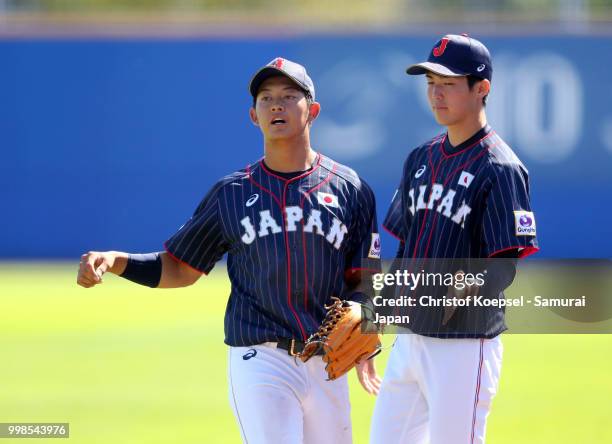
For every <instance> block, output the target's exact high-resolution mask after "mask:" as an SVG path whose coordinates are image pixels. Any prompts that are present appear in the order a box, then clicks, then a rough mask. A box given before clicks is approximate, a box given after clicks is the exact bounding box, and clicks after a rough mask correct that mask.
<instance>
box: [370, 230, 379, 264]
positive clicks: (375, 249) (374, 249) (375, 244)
mask: <svg viewBox="0 0 612 444" xmlns="http://www.w3.org/2000/svg"><path fill="white" fill-rule="evenodd" d="M368 257H369V258H370V259H380V234H378V233H372V241H371V242H370V252H369V253H368Z"/></svg>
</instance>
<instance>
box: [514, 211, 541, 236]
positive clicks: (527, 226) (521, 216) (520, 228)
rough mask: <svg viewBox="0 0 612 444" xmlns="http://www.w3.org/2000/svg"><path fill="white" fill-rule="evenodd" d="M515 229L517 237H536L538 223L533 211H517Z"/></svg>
mask: <svg viewBox="0 0 612 444" xmlns="http://www.w3.org/2000/svg"><path fill="white" fill-rule="evenodd" d="M514 227H515V229H516V235H517V236H535V235H536V222H535V217H534V216H533V213H532V212H531V211H515V212H514Z"/></svg>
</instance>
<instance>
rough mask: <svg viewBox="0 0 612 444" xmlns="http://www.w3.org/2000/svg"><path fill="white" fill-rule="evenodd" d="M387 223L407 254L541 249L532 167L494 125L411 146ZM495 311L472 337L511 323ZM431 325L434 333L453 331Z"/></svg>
mask: <svg viewBox="0 0 612 444" xmlns="http://www.w3.org/2000/svg"><path fill="white" fill-rule="evenodd" d="M383 226H384V228H385V229H387V231H389V232H390V233H391V234H392V235H393V236H395V237H396V238H398V239H399V240H400V241H401V242H403V243H404V250H403V257H404V258H487V257H492V256H495V255H496V254H499V253H502V252H504V251H508V250H513V249H516V250H518V251H519V254H518V255H519V257H525V256H527V255H529V254H532V253H534V252H536V251H537V250H538V249H539V248H538V243H537V239H536V229H535V227H536V224H535V217H534V215H533V212H532V210H531V204H530V199H529V178H528V172H527V169H526V168H525V167H524V165H523V164H522V163H521V161H520V160H519V159H518V157H517V156H516V155H515V154H514V152H513V151H512V150H511V149H510V147H508V145H506V143H505V142H504V141H503V140H502V139H501V138H500V137H499V136H498V135H497V134H496V133H495V131H493V130H491V128H490V127H489V126H486V127H485V128H483V129H481V130H480V131H478V132H477V133H476V134H475V135H474V136H472V137H471V138H470V139H468V140H467V141H465V142H464V143H462V144H461V145H459V146H457V147H452V146H451V145H450V143H449V142H448V140H447V135H446V134H443V135H440V136H438V137H435V138H433V139H432V140H430V141H428V142H426V143H425V144H423V145H421V146H420V147H418V148H417V149H415V150H414V151H412V152H411V153H410V154H409V156H408V158H407V160H406V162H405V163H404V169H403V173H402V179H401V182H400V186H399V188H398V190H397V192H396V194H395V196H394V197H393V201H392V203H391V206H390V208H389V211H388V213H387V216H386V218H385V221H384V223H383ZM489 315H490V316H491V319H490V320H489V322H488V326H487V329H486V331H484V332H479V333H478V334H474V335H473V337H492V336H495V335H497V334H499V333H501V332H502V331H503V330H505V329H506V326H505V323H504V313H503V310H501V309H495V310H491V311H490V312H489ZM418 321H419V320H418V319H417V320H416V322H415V323H413V331H416V332H419V331H418V330H419V325H421V324H420V323H419V322H418ZM436 322H437V321H436ZM426 324H427V320H423V325H424V326H423V330H424V331H428V335H430V336H440V337H447V336H446V335H445V334H444V333H442V332H440V334H437V333H433V334H430V333H431V331H429V330H428V329H429V328H430V327H428V326H427V325H426ZM432 324H433V322H432ZM464 327H465V329H466V330H467V329H469V326H464ZM415 328H416V330H415ZM436 328H437V327H436Z"/></svg>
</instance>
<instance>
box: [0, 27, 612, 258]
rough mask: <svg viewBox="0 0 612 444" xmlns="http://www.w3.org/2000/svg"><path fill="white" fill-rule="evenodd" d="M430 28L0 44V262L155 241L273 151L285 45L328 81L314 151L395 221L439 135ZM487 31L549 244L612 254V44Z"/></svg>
mask: <svg viewBox="0 0 612 444" xmlns="http://www.w3.org/2000/svg"><path fill="white" fill-rule="evenodd" d="M435 39H436V36H428V37H418V38H417V37H408V36H367V37H365V36H362V37H359V36H355V37H350V36H349V37H346V36H345V37H337V36H321V37H316V38H313V37H303V38H291V39H284V40H265V39H250V38H244V39H212V38H211V39H210V40H193V41H190V40H165V41H164V40H154V39H151V40H149V41H143V40H139V41H133V40H132V41H120V40H106V41H104V40H102V41H99V40H98V41H96V40H92V41H86V40H83V41H78V40H67V41H60V40H47V41H35V40H32V41H28V40H15V41H3V42H0V60H2V69H0V135H1V139H0V140H1V147H2V151H1V152H2V161H1V162H0V199H1V205H2V207H1V208H2V213H1V214H2V217H1V218H0V257H4V258H29V257H34V258H53V257H76V256H78V255H79V254H81V253H82V252H83V251H86V250H89V249H120V250H127V251H152V250H157V249H160V248H161V244H162V242H163V241H164V240H165V239H166V238H167V237H168V236H169V235H171V234H172V233H173V232H174V231H175V230H176V229H177V228H178V227H179V226H180V225H182V223H183V222H184V221H185V220H186V219H187V218H188V217H189V215H190V214H191V212H192V211H193V209H194V208H195V206H196V205H197V203H198V201H199V199H200V198H201V197H202V196H203V194H204V193H205V192H206V191H207V189H208V188H209V187H210V186H211V184H212V183H213V182H214V181H215V179H216V178H218V177H220V176H221V175H224V174H225V173H227V172H230V171H233V170H235V169H239V168H241V167H243V166H245V165H246V164H247V163H248V162H251V161H253V160H256V159H257V158H258V157H259V156H261V155H262V142H261V135H260V133H259V130H258V129H257V128H256V127H254V126H252V125H251V124H250V122H249V119H248V108H249V106H250V103H251V102H250V100H251V99H250V96H249V94H248V91H247V84H248V81H249V79H250V76H251V75H252V74H253V72H254V71H255V70H256V69H258V68H259V67H260V66H261V65H263V64H265V63H267V62H268V61H269V60H271V59H272V58H274V57H276V56H278V55H282V56H285V57H287V58H290V59H294V60H296V61H300V62H302V63H303V64H305V65H306V66H307V67H308V69H309V72H310V74H311V76H312V77H313V79H314V81H315V84H316V86H317V95H318V98H319V100H320V102H321V103H322V108H323V111H322V115H321V117H320V119H319V120H318V121H317V122H316V123H315V125H314V128H313V132H314V134H313V139H314V143H313V146H314V147H315V148H316V149H318V150H320V151H321V152H323V153H325V154H327V155H329V156H331V157H333V158H335V159H336V160H338V161H341V162H344V163H348V164H349V165H351V166H353V167H354V168H355V169H357V170H358V171H359V172H360V173H361V174H362V176H364V177H365V178H366V179H367V180H368V181H369V182H370V184H371V185H372V186H373V188H374V190H375V192H376V194H377V196H378V201H379V202H378V203H379V216H380V218H381V219H382V216H383V214H384V212H385V210H386V206H387V204H388V203H389V201H390V199H391V196H392V194H393V189H394V188H395V186H396V183H397V181H398V179H399V174H400V170H401V165H402V162H403V159H404V158H405V156H406V155H407V153H408V152H409V151H410V150H411V149H412V147H414V146H415V145H417V144H418V143H420V142H422V141H423V140H425V139H427V138H429V137H431V136H432V135H434V134H437V133H439V132H440V131H441V129H440V128H439V127H437V126H436V124H435V122H434V120H433V119H432V117H431V116H430V114H429V111H428V108H427V105H426V101H425V94H424V88H425V82H424V80H423V79H422V78H418V77H408V76H406V75H405V74H404V69H405V67H406V66H407V65H409V64H411V63H413V62H416V61H420V60H421V59H423V58H424V57H426V55H427V53H428V51H429V48H430V46H431V44H432V43H433V42H434V41H435ZM485 40H486V43H487V44H488V46H489V48H490V49H491V52H492V53H493V55H494V65H495V66H494V68H495V72H494V78H493V93H492V94H491V97H490V98H489V106H488V114H489V120H490V122H491V123H492V125H493V126H494V127H495V128H496V129H497V131H498V132H499V133H500V134H501V135H502V137H504V138H505V139H506V140H507V141H508V142H509V143H510V144H511V145H512V146H513V147H514V148H515V150H516V152H517V154H518V155H519V156H520V157H521V159H522V160H523V161H524V163H525V164H526V166H527V167H528V169H529V171H530V173H531V186H532V198H533V205H534V208H535V210H536V217H537V223H538V233H539V237H540V240H541V245H542V247H543V250H542V253H541V254H542V255H543V256H548V257H610V256H611V254H610V253H611V251H612V236H611V231H612V229H611V228H610V227H612V209H611V204H612V198H611V191H612V174H611V173H612V110H610V107H609V106H608V104H609V103H612V87H611V86H610V82H609V81H608V80H607V79H609V72H610V70H611V69H612V61H610V60H611V59H610V54H611V53H612V51H611V49H612V38H611V37H600V36H598V37H575V36H574V37H563V36H560V37H542V36H538V37H525V38H519V37H488V38H486V39H485ZM385 236H387V235H385ZM383 247H384V248H385V249H386V252H387V254H392V251H393V250H394V249H395V242H394V241H392V240H391V239H390V238H389V237H384V238H383Z"/></svg>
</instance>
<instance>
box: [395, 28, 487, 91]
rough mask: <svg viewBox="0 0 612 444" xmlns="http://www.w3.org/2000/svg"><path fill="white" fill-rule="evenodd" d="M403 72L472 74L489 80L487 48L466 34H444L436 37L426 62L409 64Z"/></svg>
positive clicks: (454, 75)
mask: <svg viewBox="0 0 612 444" xmlns="http://www.w3.org/2000/svg"><path fill="white" fill-rule="evenodd" d="M406 72H407V73H408V74H412V75H418V74H426V73H427V72H432V73H434V74H438V75H441V76H447V77H462V76H467V75H473V76H475V77H480V78H481V79H487V80H491V77H492V76H493V65H492V64H491V54H489V50H488V49H487V47H486V46H485V45H483V44H482V43H481V42H479V41H478V40H476V39H473V38H471V37H468V35H467V34H461V35H455V34H447V35H445V36H444V37H442V38H441V39H440V40H438V42H437V43H436V45H435V46H434V47H433V49H432V50H431V52H430V53H429V58H428V59H427V61H426V62H423V63H417V64H416V65H412V66H409V67H408V69H407V70H406Z"/></svg>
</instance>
